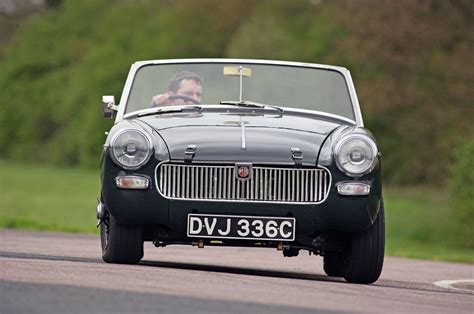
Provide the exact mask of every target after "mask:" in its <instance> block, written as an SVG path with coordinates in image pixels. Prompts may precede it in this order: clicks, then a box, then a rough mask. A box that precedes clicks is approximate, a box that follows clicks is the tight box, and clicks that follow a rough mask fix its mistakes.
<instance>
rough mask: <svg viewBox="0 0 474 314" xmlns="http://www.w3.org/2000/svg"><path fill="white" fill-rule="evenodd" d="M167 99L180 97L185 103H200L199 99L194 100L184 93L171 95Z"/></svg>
mask: <svg viewBox="0 0 474 314" xmlns="http://www.w3.org/2000/svg"><path fill="white" fill-rule="evenodd" d="M168 99H169V100H175V99H182V100H183V101H184V102H185V103H186V102H192V103H193V104H195V105H200V104H201V102H200V101H199V100H196V99H194V98H192V97H189V96H186V95H172V96H169V97H168Z"/></svg>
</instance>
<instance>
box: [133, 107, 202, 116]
mask: <svg viewBox="0 0 474 314" xmlns="http://www.w3.org/2000/svg"><path fill="white" fill-rule="evenodd" d="M187 109H194V110H197V111H199V112H201V111H202V107H201V106H197V105H189V106H184V107H180V108H172V107H167V108H154V110H151V111H145V112H141V113H139V114H138V115H137V116H138V117H143V116H149V115H155V114H162V113H170V112H183V111H185V110H187Z"/></svg>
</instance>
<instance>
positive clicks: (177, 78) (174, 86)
mask: <svg viewBox="0 0 474 314" xmlns="http://www.w3.org/2000/svg"><path fill="white" fill-rule="evenodd" d="M182 80H193V81H195V82H196V83H198V84H199V85H202V77H200V76H199V75H197V74H196V73H193V72H189V71H181V72H177V73H176V74H175V75H173V77H172V78H171V79H170V84H169V86H168V90H169V91H172V92H173V93H176V91H177V90H178V89H179V85H180V84H181V81H182Z"/></svg>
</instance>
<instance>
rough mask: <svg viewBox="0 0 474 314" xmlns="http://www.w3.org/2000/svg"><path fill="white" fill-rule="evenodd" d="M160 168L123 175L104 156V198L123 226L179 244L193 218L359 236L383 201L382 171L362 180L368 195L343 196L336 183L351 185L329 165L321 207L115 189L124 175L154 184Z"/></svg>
mask: <svg viewBox="0 0 474 314" xmlns="http://www.w3.org/2000/svg"><path fill="white" fill-rule="evenodd" d="M157 164H158V162H157V161H154V160H152V161H150V162H149V163H148V164H147V165H146V166H145V167H143V168H141V169H140V170H139V171H136V172H135V173H134V172H125V171H124V170H123V169H121V168H119V167H118V166H116V165H115V164H114V163H113V162H112V161H111V160H110V157H109V156H108V154H105V156H104V160H103V165H102V199H103V201H104V203H105V204H106V208H107V210H108V211H109V212H110V213H111V215H112V216H114V218H115V219H117V220H118V221H119V222H120V223H122V224H135V225H146V226H149V227H150V228H154V227H156V228H160V229H164V230H167V234H168V235H169V236H171V237H173V238H175V239H176V240H180V239H181V240H182V241H186V240H189V239H187V238H186V226H187V225H186V223H187V216H188V214H190V213H199V214H220V215H226V214H227V215H245V216H273V217H294V218H296V237H297V238H298V237H301V236H312V235H315V234H318V233H323V232H333V231H334V232H360V231H363V230H365V229H366V228H367V227H369V226H370V225H371V224H372V222H373V221H374V219H375V218H376V216H377V213H378V210H379V206H380V202H381V194H382V191H381V171H380V169H376V170H375V171H374V172H373V173H371V174H370V175H367V176H365V177H363V178H359V179H358V180H359V181H363V182H364V183H365V184H368V185H370V193H369V194H368V195H365V196H343V195H340V194H339V193H338V191H337V183H338V182H342V181H347V180H348V178H347V177H346V176H344V175H343V174H341V173H339V172H338V170H337V169H336V167H331V166H329V167H328V170H329V171H330V172H331V173H332V177H333V180H332V183H331V186H330V189H329V194H328V197H327V198H326V199H325V200H324V201H323V202H321V203H319V204H308V203H290V204H289V203H281V204H279V203H278V202H273V203H266V202H248V201H246V202H238V201H232V202H225V201H203V200H200V201H195V200H186V199H179V200H177V199H167V198H165V197H163V196H162V195H161V194H160V193H159V192H158V191H157V187H156V185H154V184H151V185H150V186H149V187H148V188H147V189H144V190H131V189H123V188H118V187H117V186H116V178H117V176H120V175H131V174H132V175H139V176H146V177H149V178H150V180H151V181H153V180H154V176H155V168H156V166H157ZM352 180H353V179H352Z"/></svg>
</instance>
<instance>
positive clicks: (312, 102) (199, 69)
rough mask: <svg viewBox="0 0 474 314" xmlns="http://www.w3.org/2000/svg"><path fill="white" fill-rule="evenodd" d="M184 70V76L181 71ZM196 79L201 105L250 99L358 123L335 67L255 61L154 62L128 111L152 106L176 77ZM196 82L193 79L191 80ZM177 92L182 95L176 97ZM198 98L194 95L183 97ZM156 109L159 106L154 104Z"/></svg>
mask: <svg viewBox="0 0 474 314" xmlns="http://www.w3.org/2000/svg"><path fill="white" fill-rule="evenodd" d="M183 71H184V72H183ZM183 73H185V74H184V76H185V77H186V74H188V75H189V73H191V75H197V77H198V78H199V79H202V81H201V82H200V84H199V85H200V94H199V95H198V96H199V102H200V103H201V104H203V105H205V104H220V103H221V102H223V101H236V102H239V101H247V102H253V103H261V104H267V105H272V106H279V107H287V108H299V109H309V110H316V111H322V112H327V113H331V114H336V115H339V116H343V117H346V118H349V119H352V120H355V116H354V110H353V105H352V102H351V98H350V95H349V91H348V88H347V84H346V80H345V78H344V76H343V75H342V74H341V73H340V72H338V71H336V70H332V69H323V68H313V67H303V66H293V65H277V64H255V63H216V62H213V63H181V64H176V63H173V64H150V65H145V66H142V67H141V68H139V69H138V71H137V72H136V75H135V78H134V80H133V84H132V88H131V91H130V94H129V97H128V99H127V103H126V109H125V113H126V114H127V113H131V112H134V111H138V110H142V109H147V108H150V107H152V99H153V98H154V97H156V96H157V95H163V94H164V93H166V92H169V91H170V90H175V91H176V89H177V88H179V85H180V82H176V80H175V81H174V83H173V78H175V79H176V78H178V80H179V78H180V77H182V76H183ZM191 80H192V79H191ZM178 94H179V93H178ZM185 96H194V97H195V98H196V97H197V96H196V94H194V95H189V94H188V95H185ZM155 105H156V104H155Z"/></svg>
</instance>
